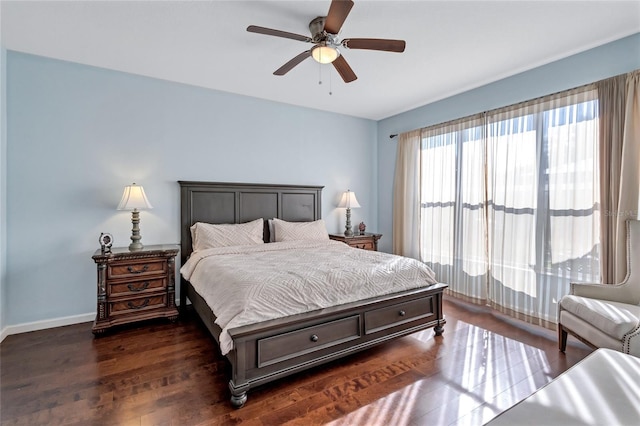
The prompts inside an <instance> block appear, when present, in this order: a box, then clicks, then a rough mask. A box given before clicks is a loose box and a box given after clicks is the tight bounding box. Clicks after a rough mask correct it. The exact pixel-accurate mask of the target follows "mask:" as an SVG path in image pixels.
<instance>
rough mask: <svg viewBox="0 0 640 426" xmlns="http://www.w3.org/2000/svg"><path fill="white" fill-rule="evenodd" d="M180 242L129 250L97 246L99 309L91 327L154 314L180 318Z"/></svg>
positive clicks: (99, 328) (95, 329) (102, 327)
mask: <svg viewBox="0 0 640 426" xmlns="http://www.w3.org/2000/svg"><path fill="white" fill-rule="evenodd" d="M178 250H179V247H178V246H177V245H158V246H147V247H145V248H144V249H143V250H137V251H130V250H129V248H128V247H118V248H113V249H111V251H110V252H103V251H102V249H100V250H97V251H96V252H95V253H94V255H93V260H94V261H95V262H96V264H97V267H98V313H97V315H96V320H95V322H94V323H93V328H92V331H93V333H94V334H96V335H97V334H100V333H102V332H104V331H105V330H107V329H109V328H110V327H113V326H115V325H120V324H127V323H131V322H135V321H141V320H146V319H151V318H169V319H170V320H172V321H173V320H175V319H176V318H178V310H177V308H176V298H175V289H176V285H175V259H176V255H177V254H178Z"/></svg>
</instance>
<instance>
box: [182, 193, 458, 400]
mask: <svg viewBox="0 0 640 426" xmlns="http://www.w3.org/2000/svg"><path fill="white" fill-rule="evenodd" d="M179 184H180V188H181V190H180V197H181V261H182V265H183V266H184V265H185V264H186V263H187V260H188V259H189V257H190V255H191V254H192V251H193V249H192V244H193V242H192V232H191V227H192V225H194V224H196V223H198V222H200V223H208V224H240V223H248V222H251V221H255V220H257V219H263V222H262V223H261V225H262V228H263V232H262V236H263V239H264V242H265V243H268V242H269V241H270V237H271V235H270V229H269V224H268V221H267V220H266V219H271V218H278V219H282V220H284V221H287V222H313V221H317V220H318V219H320V217H321V198H322V187H320V186H300V185H266V184H240V183H217V182H190V181H179ZM330 243H333V244H337V245H338V246H340V247H332V250H333V249H335V250H340V249H342V247H343V246H344V247H345V249H347V250H357V249H352V248H347V247H346V245H343V244H342V243H338V242H334V241H332V242H330ZM278 244H282V243H278ZM263 246H264V247H265V248H264V249H260V250H267V249H271V248H273V247H274V246H275V245H274V244H271V245H270V244H263ZM297 250H303V249H299V248H298V249H297ZM197 253H200V251H199V252H197ZM283 253H286V252H281V253H280V256H283V255H284V254H283ZM349 254H354V255H355V254H356V252H349ZM378 255H380V256H384V255H383V254H378ZM266 274H267V273H265V275H266ZM180 286H181V287H180V307H181V309H185V308H186V306H187V303H186V299H187V298H188V299H189V300H190V301H191V304H192V306H193V308H194V310H195V311H196V312H197V314H198V316H199V317H200V319H201V320H202V322H203V323H204V325H205V326H206V327H207V329H208V330H209V332H210V333H211V335H212V336H213V338H214V339H215V340H216V341H217V342H218V344H219V345H220V344H221V342H222V343H223V344H224V343H225V341H224V339H223V337H226V338H228V339H230V342H231V344H230V350H229V352H228V353H226V355H225V356H226V357H227V359H228V360H229V362H230V364H231V378H230V380H229V389H230V391H231V404H232V405H233V406H234V407H237V408H239V407H242V406H243V405H244V404H245V402H246V400H247V391H249V389H251V388H254V387H256V386H259V385H262V384H266V383H268V382H271V381H274V380H277V379H280V378H282V377H286V376H288V375H291V374H294V373H296V372H299V371H302V370H305V369H308V368H311V367H314V366H317V365H320V364H323V363H326V362H329V361H331V360H335V359H338V358H341V357H344V356H347V355H349V354H352V353H354V352H357V351H361V350H364V349H367V348H369V347H371V346H374V345H378V344H380V343H383V342H386V341H389V340H391V339H395V338H398V337H402V336H405V335H408V334H411V333H414V332H416V331H420V330H424V329H427V328H434V332H435V334H436V335H441V334H442V332H443V325H444V324H445V319H444V316H443V313H442V295H443V291H444V289H445V288H446V285H445V284H441V283H434V284H430V285H428V286H425V287H419V288H409V289H406V290H402V291H398V292H394V293H391V294H386V295H382V296H375V297H368V298H365V299H363V300H356V301H352V302H348V303H341V304H338V305H335V306H327V307H322V308H319V309H313V310H311V311H305V312H300V313H296V314H292V315H287V316H284V317H280V318H275V319H268V320H264V321H259V322H256V323H251V324H245V325H241V326H237V327H232V328H228V329H227V328H225V331H224V333H223V328H222V327H220V326H219V325H218V324H216V316H215V315H214V313H213V311H212V308H211V307H210V306H209V304H207V302H206V300H205V297H203V296H201V295H200V294H199V293H198V291H196V289H195V288H194V285H193V284H192V283H191V282H190V281H188V280H187V279H185V278H184V276H181V282H180ZM209 297H210V296H209ZM209 300H211V299H209ZM221 352H223V351H222V350H221Z"/></svg>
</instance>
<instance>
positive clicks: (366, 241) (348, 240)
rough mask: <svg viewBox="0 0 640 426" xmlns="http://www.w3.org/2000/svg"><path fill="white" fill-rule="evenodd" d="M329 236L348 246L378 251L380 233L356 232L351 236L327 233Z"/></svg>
mask: <svg viewBox="0 0 640 426" xmlns="http://www.w3.org/2000/svg"><path fill="white" fill-rule="evenodd" d="M329 238H330V239H332V240H335V241H342V242H343V243H345V244H347V245H348V246H350V247H355V248H359V249H363V250H372V251H378V240H379V239H380V238H382V234H370V233H369V232H365V233H364V235H360V234H357V233H356V234H354V235H353V236H352V237H345V236H344V234H329Z"/></svg>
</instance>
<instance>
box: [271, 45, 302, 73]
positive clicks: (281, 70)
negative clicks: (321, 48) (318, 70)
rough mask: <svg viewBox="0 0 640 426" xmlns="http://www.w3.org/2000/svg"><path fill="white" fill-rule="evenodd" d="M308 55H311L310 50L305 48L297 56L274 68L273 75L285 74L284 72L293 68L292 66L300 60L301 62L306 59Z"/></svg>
mask: <svg viewBox="0 0 640 426" xmlns="http://www.w3.org/2000/svg"><path fill="white" fill-rule="evenodd" d="M309 56H311V50H307V51H306V52H302V53H301V54H299V55H298V56H296V57H295V58H293V59H292V60H290V61H289V62H287V63H286V64H284V65H283V66H281V67H280V68H278V69H277V70H275V71H274V72H273V75H285V74H286V73H288V72H289V71H291V70H292V69H293V67H295V66H296V65H298V64H299V63H300V62H302V61H304V60H305V59H307V58H308V57H309Z"/></svg>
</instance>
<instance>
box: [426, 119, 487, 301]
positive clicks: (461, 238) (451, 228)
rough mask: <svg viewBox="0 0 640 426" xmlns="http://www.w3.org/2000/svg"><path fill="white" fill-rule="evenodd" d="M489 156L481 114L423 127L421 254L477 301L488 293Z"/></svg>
mask: <svg viewBox="0 0 640 426" xmlns="http://www.w3.org/2000/svg"><path fill="white" fill-rule="evenodd" d="M484 156H485V152H484V126H483V117H482V115H478V116H475V117H470V118H466V119H463V120H459V121H455V122H451V123H447V124H445V125H443V126H436V127H433V128H427V129H425V130H423V132H422V149H421V157H422V160H421V163H422V176H423V179H422V188H421V197H420V198H421V206H422V216H421V223H422V226H421V230H420V235H421V238H420V240H421V242H422V244H421V251H420V258H421V259H422V260H423V261H425V262H426V263H427V264H429V266H431V268H432V269H433V270H434V271H435V272H436V275H437V276H438V277H439V278H438V279H439V280H440V281H442V282H446V283H448V284H449V289H448V291H449V292H451V293H453V294H456V295H457V296H463V297H466V298H468V299H472V300H474V301H480V300H484V299H485V298H486V278H487V239H486V235H487V234H486V214H485V207H486V205H485V202H484V196H485V181H484Z"/></svg>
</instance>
